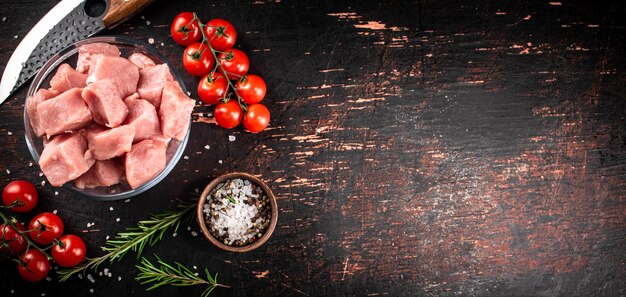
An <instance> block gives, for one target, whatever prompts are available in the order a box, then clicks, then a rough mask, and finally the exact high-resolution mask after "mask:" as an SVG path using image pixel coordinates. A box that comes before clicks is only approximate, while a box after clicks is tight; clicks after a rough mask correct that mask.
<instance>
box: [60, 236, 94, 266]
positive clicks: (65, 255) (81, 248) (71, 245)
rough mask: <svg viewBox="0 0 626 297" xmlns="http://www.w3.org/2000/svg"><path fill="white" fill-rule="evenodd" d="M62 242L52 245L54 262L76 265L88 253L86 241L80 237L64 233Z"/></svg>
mask: <svg viewBox="0 0 626 297" xmlns="http://www.w3.org/2000/svg"><path fill="white" fill-rule="evenodd" d="M59 240H60V244H58V245H55V246H54V247H52V259H53V260H54V263H57V264H58V265H59V266H63V267H74V266H76V265H78V263H80V262H81V261H83V259H85V255H86V254H87V248H86V247H85V242H84V241H83V240H82V239H80V237H78V236H76V235H73V234H68V235H63V237H61V238H60V239H59Z"/></svg>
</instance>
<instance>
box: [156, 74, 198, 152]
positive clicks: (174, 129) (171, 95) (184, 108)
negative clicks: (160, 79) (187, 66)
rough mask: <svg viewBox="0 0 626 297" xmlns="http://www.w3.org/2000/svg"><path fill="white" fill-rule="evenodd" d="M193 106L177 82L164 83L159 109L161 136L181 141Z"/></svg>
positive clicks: (194, 102)
mask: <svg viewBox="0 0 626 297" xmlns="http://www.w3.org/2000/svg"><path fill="white" fill-rule="evenodd" d="M195 104H196V101H195V100H193V99H191V98H189V97H187V95H186V94H185V93H183V91H182V90H181V88H180V86H179V85H178V82H175V81H167V82H165V86H164V87H163V96H162V97H161V108H159V118H160V119H161V133H162V134H163V136H165V137H171V138H174V139H178V140H183V138H185V135H186V134H187V131H188V129H189V123H190V120H191V112H192V111H193V107H194V106H195Z"/></svg>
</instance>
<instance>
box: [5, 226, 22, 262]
mask: <svg viewBox="0 0 626 297" xmlns="http://www.w3.org/2000/svg"><path fill="white" fill-rule="evenodd" d="M15 227H17V230H19V231H22V232H24V231H25V230H24V225H22V224H20V223H15ZM0 230H2V231H0V232H2V236H0V251H2V252H3V253H4V254H6V255H17V254H19V253H21V252H23V251H24V250H25V249H26V244H27V243H26V239H24V237H22V235H21V234H20V233H19V232H17V230H15V229H13V227H11V226H10V225H5V224H2V225H0Z"/></svg>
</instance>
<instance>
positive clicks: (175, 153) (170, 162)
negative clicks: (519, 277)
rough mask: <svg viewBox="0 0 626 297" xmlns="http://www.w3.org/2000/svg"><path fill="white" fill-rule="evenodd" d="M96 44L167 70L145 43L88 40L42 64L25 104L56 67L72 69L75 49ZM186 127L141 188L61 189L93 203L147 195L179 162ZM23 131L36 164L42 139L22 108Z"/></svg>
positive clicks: (124, 39)
mask: <svg viewBox="0 0 626 297" xmlns="http://www.w3.org/2000/svg"><path fill="white" fill-rule="evenodd" d="M96 42H104V43H109V44H113V45H115V46H117V47H118V48H119V49H120V52H121V53H122V57H125V58H127V57H128V56H130V55H131V54H133V53H141V54H144V55H146V56H148V57H150V58H151V59H152V60H154V62H155V63H157V64H161V63H166V64H168V66H170V64H169V63H167V61H166V59H165V57H163V56H162V55H161V54H159V53H158V52H157V51H156V49H155V48H154V47H152V46H150V45H148V44H146V43H143V42H141V41H138V40H134V39H132V38H128V37H123V36H100V37H92V38H88V39H85V40H81V41H78V42H76V43H74V44H73V45H70V46H69V47H67V48H65V49H63V50H62V51H61V52H59V53H58V54H56V55H54V56H53V57H52V58H50V60H48V62H46V64H44V65H43V67H42V68H41V70H39V73H37V75H36V76H35V78H34V79H33V82H32V83H31V84H30V88H29V89H28V93H27V97H26V98H27V99H26V100H28V98H29V97H30V96H32V95H34V94H35V92H37V90H39V89H40V88H41V87H44V88H48V87H50V79H51V78H52V76H53V75H54V73H56V70H57V68H58V66H59V65H61V64H63V63H69V64H70V65H74V66H75V65H76V60H77V58H78V47H80V46H82V45H85V44H89V43H96ZM169 68H170V72H171V73H172V76H173V77H174V78H175V79H176V80H177V81H178V83H179V84H180V87H181V88H182V89H183V92H185V93H187V90H186V88H185V84H184V83H183V80H182V79H181V77H180V75H179V74H178V73H177V72H176V70H174V69H173V68H172V67H169ZM24 106H28V104H27V103H25V104H24ZM189 125H190V127H189V129H188V130H187V135H185V138H184V139H183V140H182V141H178V140H176V139H172V140H171V141H170V142H169V145H168V147H167V151H166V165H165V168H164V169H163V171H161V173H159V174H158V175H157V176H156V177H154V178H153V179H151V180H150V181H148V182H147V183H145V184H144V185H142V186H140V187H138V188H136V189H132V188H131V187H130V185H129V184H128V183H127V182H126V180H122V182H120V183H119V184H117V185H113V186H110V187H97V188H93V189H87V188H86V189H79V188H76V187H74V183H73V181H70V182H67V183H65V185H63V188H66V189H68V190H70V191H71V192H74V193H77V194H80V195H83V196H87V197H89V198H93V199H95V200H119V199H124V198H129V197H132V196H136V195H139V194H141V193H143V192H145V191H147V190H148V189H150V188H152V187H154V186H155V185H156V184H158V183H159V182H160V181H162V180H163V179H164V178H165V177H166V176H167V175H168V174H169V173H170V172H171V171H172V169H174V166H176V163H178V160H180V157H181V156H182V154H183V151H184V150H185V147H186V146H187V141H188V140H189V134H190V133H191V121H189ZM24 128H25V129H24V130H25V131H24V132H25V133H24V134H25V137H26V144H27V145H28V150H29V151H30V154H31V155H32V156H33V159H35V162H37V163H38V162H39V156H40V155H41V152H42V151H43V138H41V137H37V135H36V134H35V132H34V131H33V128H32V127H31V125H30V120H29V118H28V113H27V112H26V108H24Z"/></svg>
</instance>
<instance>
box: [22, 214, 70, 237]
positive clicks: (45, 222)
mask: <svg viewBox="0 0 626 297" xmlns="http://www.w3.org/2000/svg"><path fill="white" fill-rule="evenodd" d="M63 228H64V226H63V221H61V218H59V216H57V215H55V214H53V213H51V212H44V213H40V214H38V215H36V216H35V217H34V218H33V219H32V220H31V221H30V224H28V229H29V230H32V231H30V232H29V233H28V235H29V236H30V238H31V239H32V240H33V241H34V242H36V243H38V244H40V245H50V244H52V243H53V242H54V240H55V239H56V238H59V237H61V235H62V234H63Z"/></svg>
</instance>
